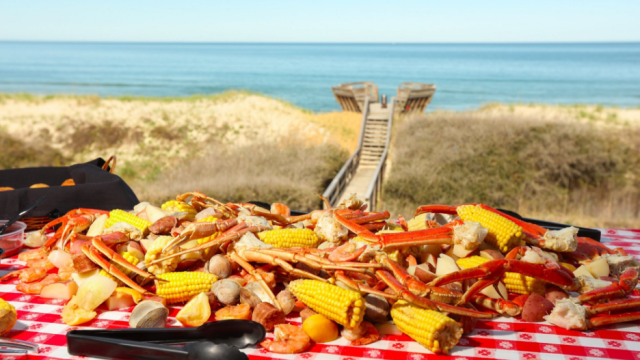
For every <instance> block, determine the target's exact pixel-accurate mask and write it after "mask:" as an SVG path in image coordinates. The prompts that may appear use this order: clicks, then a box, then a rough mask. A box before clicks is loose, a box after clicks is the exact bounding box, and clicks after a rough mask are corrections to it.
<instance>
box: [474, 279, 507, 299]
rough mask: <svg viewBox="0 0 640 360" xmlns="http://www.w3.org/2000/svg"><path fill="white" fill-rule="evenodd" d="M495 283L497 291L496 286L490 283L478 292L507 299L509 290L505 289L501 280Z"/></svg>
mask: <svg viewBox="0 0 640 360" xmlns="http://www.w3.org/2000/svg"><path fill="white" fill-rule="evenodd" d="M497 284H498V290H499V291H496V288H495V287H494V286H493V285H491V286H487V287H486V288H484V289H482V291H480V292H481V293H482V294H484V295H486V296H488V297H490V298H492V299H500V298H503V299H509V292H508V291H507V287H506V286H504V284H503V283H502V281H498V283H497Z"/></svg>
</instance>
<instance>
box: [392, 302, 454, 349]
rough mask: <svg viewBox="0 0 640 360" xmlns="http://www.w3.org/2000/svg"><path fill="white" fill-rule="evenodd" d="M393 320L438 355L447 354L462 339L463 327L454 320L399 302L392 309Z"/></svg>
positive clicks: (401, 329)
mask: <svg viewBox="0 0 640 360" xmlns="http://www.w3.org/2000/svg"><path fill="white" fill-rule="evenodd" d="M391 318H392V319H393V322H394V324H395V325H396V326H397V327H398V329H399V330H400V331H402V332H403V333H405V334H406V335H407V336H409V337H410V338H412V339H414V340H415V341H417V342H418V343H420V345H422V346H424V347H426V348H427V349H429V350H431V351H433V352H434V353H436V354H441V353H442V354H447V353H449V350H451V349H452V348H453V347H454V346H456V344H457V343H458V341H459V340H460V337H462V331H463V330H462V327H461V326H460V325H459V324H458V323H457V322H455V321H454V320H453V319H451V318H449V317H447V316H445V315H443V314H441V313H439V312H437V311H433V310H427V309H423V308H420V307H417V306H415V305H412V304H410V303H408V302H406V301H404V300H399V301H397V302H396V303H395V304H393V306H392V307H391Z"/></svg>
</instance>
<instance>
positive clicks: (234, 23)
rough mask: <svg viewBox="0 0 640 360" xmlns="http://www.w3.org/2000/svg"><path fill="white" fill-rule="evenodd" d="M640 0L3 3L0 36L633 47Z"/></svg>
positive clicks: (639, 29) (639, 33)
mask: <svg viewBox="0 0 640 360" xmlns="http://www.w3.org/2000/svg"><path fill="white" fill-rule="evenodd" d="M639 15H640V1H631V0H627V1H624V0H621V1H602V0H599V1H592V0H582V1H576V0H561V1H558V0H556V1H547V0H538V1H528V2H522V1H514V0H511V1H504V0H496V1H467V0H460V1H333V0H323V1H264V0H260V1H249V0H246V1H228V0H227V1H164V0H161V1H150V0H144V1H120V0H108V1H77V0H56V1H51V0H46V1H44V0H41V1H29V0H22V1H2V2H0V40H45V41H171V42H183V41H184V42H564V41H640V21H638V17H639Z"/></svg>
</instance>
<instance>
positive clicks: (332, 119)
mask: <svg viewBox="0 0 640 360" xmlns="http://www.w3.org/2000/svg"><path fill="white" fill-rule="evenodd" d="M308 120H309V121H310V122H312V123H314V124H316V125H318V126H321V127H323V128H324V129H327V130H328V131H329V132H330V133H331V136H332V137H333V138H334V139H335V140H336V141H337V142H338V144H340V145H341V146H342V147H343V148H345V149H347V150H348V151H349V152H350V153H351V152H353V151H354V150H355V149H356V147H357V146H358V136H359V135H360V125H361V124H362V114H361V113H356V112H349V111H346V112H338V111H333V112H329V113H320V114H309V116H308Z"/></svg>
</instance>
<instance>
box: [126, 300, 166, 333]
mask: <svg viewBox="0 0 640 360" xmlns="http://www.w3.org/2000/svg"><path fill="white" fill-rule="evenodd" d="M168 317H169V309H167V308H166V307H164V306H163V305H162V304H161V303H159V302H157V301H152V300H145V301H142V302H140V303H139V304H138V305H136V307H135V308H134V309H133V311H132V312H131V316H130V317H129V326H130V327H132V328H163V327H165V326H166V325H167V318H168Z"/></svg>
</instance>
